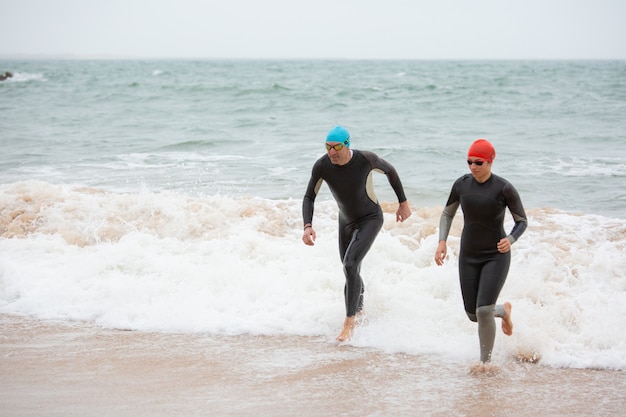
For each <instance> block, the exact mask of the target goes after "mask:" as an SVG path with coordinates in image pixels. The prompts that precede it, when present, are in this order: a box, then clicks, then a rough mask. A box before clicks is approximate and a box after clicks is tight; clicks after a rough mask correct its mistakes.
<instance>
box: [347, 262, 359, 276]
mask: <svg viewBox="0 0 626 417" xmlns="http://www.w3.org/2000/svg"><path fill="white" fill-rule="evenodd" d="M343 271H344V272H345V274H346V276H347V277H353V276H355V275H358V273H359V264H358V263H356V262H354V261H344V262H343Z"/></svg>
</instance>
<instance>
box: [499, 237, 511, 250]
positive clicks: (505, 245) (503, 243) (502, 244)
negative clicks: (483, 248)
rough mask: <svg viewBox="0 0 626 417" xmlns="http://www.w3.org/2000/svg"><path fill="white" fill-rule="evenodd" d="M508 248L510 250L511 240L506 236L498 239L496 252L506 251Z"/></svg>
mask: <svg viewBox="0 0 626 417" xmlns="http://www.w3.org/2000/svg"><path fill="white" fill-rule="evenodd" d="M510 250H511V241H510V240H509V239H508V238H506V237H503V238H502V239H500V241H499V242H498V252H500V253H507V252H508V251H510Z"/></svg>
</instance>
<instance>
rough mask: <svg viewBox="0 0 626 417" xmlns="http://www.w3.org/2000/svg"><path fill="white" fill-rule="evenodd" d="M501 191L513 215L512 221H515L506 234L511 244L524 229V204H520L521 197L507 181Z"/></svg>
mask: <svg viewBox="0 0 626 417" xmlns="http://www.w3.org/2000/svg"><path fill="white" fill-rule="evenodd" d="M502 193H503V195H504V198H505V200H506V205H507V207H508V208H509V211H510V212H511V215H512V216H513V221H514V222H515V224H514V225H513V229H511V233H509V235H508V236H507V238H508V239H509V241H510V242H511V244H513V243H515V242H516V241H517V239H519V237H520V236H522V234H523V233H524V231H525V230H526V227H527V226H528V221H527V219H526V212H525V211H524V206H523V205H522V199H521V198H520V196H519V194H518V192H517V190H516V189H515V187H513V185H511V184H510V183H507V184H506V185H505V186H504V188H503V189H502Z"/></svg>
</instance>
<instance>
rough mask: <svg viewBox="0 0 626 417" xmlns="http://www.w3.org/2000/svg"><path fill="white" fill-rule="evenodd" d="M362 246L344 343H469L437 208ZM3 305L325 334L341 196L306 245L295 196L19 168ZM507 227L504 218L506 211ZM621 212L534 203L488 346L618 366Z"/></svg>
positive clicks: (623, 313)
mask: <svg viewBox="0 0 626 417" xmlns="http://www.w3.org/2000/svg"><path fill="white" fill-rule="evenodd" d="M384 207H385V225H384V228H383V231H382V232H381V234H380V235H379V237H378V239H377V241H376V243H375V245H374V247H373V248H372V250H371V252H370V253H369V255H368V256H367V258H366V260H365V262H364V265H363V269H362V274H363V277H364V280H365V286H366V307H365V312H366V319H365V322H364V324H363V325H362V326H361V327H360V328H359V329H358V330H357V332H356V334H355V337H354V339H353V341H352V343H353V344H355V345H358V346H366V347H373V348H376V349H381V350H384V351H389V352H406V353H409V354H435V355H442V356H448V357H455V358H460V359H462V360H464V359H468V360H471V359H475V358H476V357H477V355H478V353H477V351H478V343H477V337H476V326H475V324H473V323H471V322H469V321H468V320H467V318H466V317H465V314H464V312H463V308H462V303H461V296H460V291H459V288H458V277H457V263H456V254H457V252H458V243H459V239H458V236H459V234H460V230H461V226H462V225H461V223H462V219H461V218H460V217H458V218H457V219H456V220H455V223H454V225H453V230H452V233H451V237H450V238H449V241H448V243H449V247H450V249H449V255H450V257H449V259H448V260H447V262H446V264H445V265H444V266H442V267H437V266H435V265H434V262H433V261H432V257H433V253H434V249H435V246H436V244H437V225H438V219H439V215H440V212H441V209H440V208H438V207H433V208H418V207H413V211H414V214H413V216H412V217H411V218H410V219H409V220H407V221H406V222H405V223H402V224H400V223H396V222H395V216H394V215H393V210H394V207H395V205H394V204H389V205H387V204H385V205H384ZM0 210H1V211H0V234H1V237H0V311H2V312H8V313H15V314H26V315H33V316H37V317H40V318H47V319H64V320H85V321H89V322H93V323H96V324H98V325H101V326H105V327H114V328H125V329H126V328H127V329H138V330H150V331H163V332H207V333H218V334H242V333H250V334H267V335H278V334H296V335H319V336H322V337H328V339H329V341H331V340H333V338H334V336H335V335H336V333H337V332H338V329H339V326H340V324H341V322H342V320H343V316H344V307H343V296H342V294H343V275H342V272H341V265H340V262H339V257H338V253H337V231H336V206H335V203H334V202H332V201H319V202H318V204H316V212H315V221H314V223H315V227H316V231H317V242H316V245H315V246H314V247H307V246H305V245H304V244H302V242H301V240H300V239H301V218H300V217H301V216H300V201H299V200H268V199H262V198H232V197H225V196H211V197H203V198H190V197H186V196H183V195H180V194H176V193H152V192H149V191H144V192H141V193H134V194H120V193H112V192H103V191H100V190H97V189H93V188H70V187H69V186H56V185H51V184H48V183H45V182H36V181H26V182H16V183H12V184H6V185H2V186H0ZM506 227H507V228H510V227H511V220H510V219H509V220H508V221H507V224H506ZM625 247H626V221H624V220H618V219H609V218H605V217H601V216H583V215H572V214H568V213H564V212H560V211H553V210H530V211H529V228H528V230H527V231H526V233H525V234H524V236H523V237H522V238H521V239H520V240H519V241H518V242H517V243H516V244H515V245H514V247H513V249H514V251H513V261H512V267H511V272H510V273H509V277H508V280H507V283H506V285H505V287H504V289H503V292H502V295H501V300H510V301H511V302H512V303H513V306H514V307H513V318H514V321H515V332H514V335H513V336H512V337H505V336H503V335H502V334H501V333H498V336H497V340H496V349H495V352H494V359H495V360H499V359H502V358H503V357H509V356H511V355H513V356H516V355H519V354H537V355H539V356H541V358H542V363H544V364H547V365H551V366H564V367H588V368H609V369H622V370H624V369H626V340H625V338H624V335H623V332H622V331H621V325H622V323H623V321H624V318H626V273H625V272H624V271H626V260H625V258H624V256H623V253H624V249H625Z"/></svg>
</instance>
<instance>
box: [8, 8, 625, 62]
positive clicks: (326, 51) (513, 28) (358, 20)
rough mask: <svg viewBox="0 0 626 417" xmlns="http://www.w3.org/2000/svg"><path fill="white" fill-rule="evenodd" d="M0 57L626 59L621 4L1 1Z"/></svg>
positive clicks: (623, 14) (623, 19)
mask: <svg viewBox="0 0 626 417" xmlns="http://www.w3.org/2000/svg"><path fill="white" fill-rule="evenodd" d="M0 6H1V7H0V39H1V42H0V57H5V58H7V57H16V56H17V57H23V56H37V55H57V56H58V55H64V56H76V57H118V58H297V59H300V58H304V59H308V58H348V59H359V58H366V59H626V0H309V1H298V0H170V1H168V0H0Z"/></svg>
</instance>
